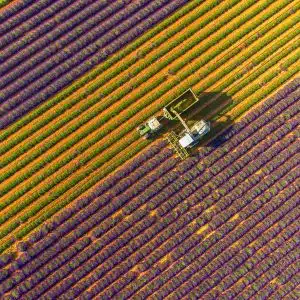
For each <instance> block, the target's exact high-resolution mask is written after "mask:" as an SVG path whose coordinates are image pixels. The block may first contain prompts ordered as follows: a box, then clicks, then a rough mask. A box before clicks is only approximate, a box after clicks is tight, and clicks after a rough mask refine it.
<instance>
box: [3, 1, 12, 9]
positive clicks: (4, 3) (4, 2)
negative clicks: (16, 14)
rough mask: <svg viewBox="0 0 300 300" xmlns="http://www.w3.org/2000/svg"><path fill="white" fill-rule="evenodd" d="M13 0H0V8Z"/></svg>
mask: <svg viewBox="0 0 300 300" xmlns="http://www.w3.org/2000/svg"><path fill="white" fill-rule="evenodd" d="M12 1H13V0H0V8H1V7H3V6H5V5H7V4H8V3H10V2H12Z"/></svg>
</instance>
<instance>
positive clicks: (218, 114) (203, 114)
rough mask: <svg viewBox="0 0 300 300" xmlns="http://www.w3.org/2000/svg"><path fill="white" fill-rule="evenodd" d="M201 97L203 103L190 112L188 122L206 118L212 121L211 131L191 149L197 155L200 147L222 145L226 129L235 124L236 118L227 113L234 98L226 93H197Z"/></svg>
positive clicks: (191, 152)
mask: <svg viewBox="0 0 300 300" xmlns="http://www.w3.org/2000/svg"><path fill="white" fill-rule="evenodd" d="M197 96H198V97H199V99H200V103H203V104H202V105H201V107H199V108H198V109H197V110H194V111H192V112H190V115H188V116H187V119H188V120H189V121H188V122H187V123H188V124H189V123H191V124H192V123H193V122H195V121H200V120H201V119H204V120H206V121H210V122H211V130H210V132H209V133H208V134H207V135H206V136H204V137H203V138H202V139H201V141H200V143H199V144H198V145H196V146H195V147H193V148H192V149H190V151H189V152H190V155H191V156H197V153H198V150H199V149H200V148H205V147H207V146H208V144H209V146H210V147H214V148H217V147H221V146H222V145H223V144H224V142H225V141H226V140H225V137H224V135H223V134H222V133H223V132H224V131H226V130H228V129H230V128H231V126H232V125H233V124H234V120H232V119H231V117H230V116H229V115H227V114H226V112H227V110H228V109H230V107H231V106H232V104H233V100H232V98H231V97H230V96H228V95H227V94H226V93H217V92H216V93H214V92H210V93H202V94H200V95H197Z"/></svg>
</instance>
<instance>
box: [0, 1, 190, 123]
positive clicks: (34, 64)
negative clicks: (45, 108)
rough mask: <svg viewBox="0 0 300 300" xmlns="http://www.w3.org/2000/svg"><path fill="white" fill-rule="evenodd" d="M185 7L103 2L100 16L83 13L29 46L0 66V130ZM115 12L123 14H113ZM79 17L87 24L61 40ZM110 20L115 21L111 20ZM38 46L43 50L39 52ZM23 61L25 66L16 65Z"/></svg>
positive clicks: (176, 3)
mask: <svg viewBox="0 0 300 300" xmlns="http://www.w3.org/2000/svg"><path fill="white" fill-rule="evenodd" d="M149 2H150V3H149ZM186 2H187V1H186V0H180V1H167V0H155V1H149V0H139V1H134V2H131V3H130V4H128V5H127V3H126V6H125V7H124V8H123V9H120V2H116V3H114V4H112V6H108V7H107V9H102V10H101V9H100V8H101V7H102V6H103V3H102V2H100V5H98V8H97V9H98V10H99V9H100V11H99V13H96V12H97V10H96V11H95V12H94V10H89V9H86V10H81V11H80V12H79V13H78V14H76V15H75V16H74V17H73V18H71V19H70V21H69V22H68V21H67V22H65V23H63V24H62V25H61V26H62V27H63V28H54V29H53V30H52V31H50V32H49V33H47V34H46V35H45V36H42V37H41V38H40V39H37V40H36V41H35V42H34V43H33V45H35V46H34V47H31V46H32V45H31V44H29V45H27V47H26V48H25V49H24V50H22V51H20V53H17V54H15V55H13V56H11V57H10V58H9V59H7V60H6V62H4V63H3V64H2V66H0V72H2V78H1V82H2V90H1V95H2V98H3V99H2V101H1V102H2V104H1V105H0V111H1V114H2V116H1V117H0V123H1V126H2V127H4V126H7V125H8V124H10V123H11V122H13V121H14V120H16V119H17V118H19V117H20V116H22V115H24V114H25V113H26V112H28V111H29V110H31V109H32V108H34V107H36V105H38V104H40V103H41V102H43V101H45V100H46V99H47V98H49V97H51V96H52V95H54V94H55V93H56V92H58V91H59V90H60V89H62V88H63V87H65V86H66V85H68V84H70V83H71V82H72V81H74V80H75V79H77V78H78V77H79V76H81V75H83V74H84V73H85V72H87V71H88V70H90V69H91V68H93V67H94V66H95V65H97V64H99V63H100V62H102V61H103V60H105V59H106V58H107V57H108V56H109V55H111V54H112V53H114V52H116V51H118V50H119V49H120V48H121V47H123V46H125V45H126V44H127V43H129V42H131V41H132V40H133V39H135V38H136V37H138V36H140V35H141V34H142V33H143V32H145V31H146V30H148V29H149V28H151V27H152V26H154V25H155V24H157V23H158V22H159V21H161V20H162V19H164V18H165V17H166V16H168V15H170V14H171V13H172V12H174V11H175V10H176V9H177V8H178V7H180V6H182V5H184V4H185V3H186ZM118 3H119V4H118ZM122 3H123V4H122V6H124V5H125V4H124V2H123V1H122ZM147 3H149V4H147ZM74 5H76V2H75V4H74ZM112 8H114V10H113V9H112ZM116 10H119V12H116V13H115V11H116ZM91 12H92V13H96V14H95V15H94V16H93V17H89V18H86V14H90V13H91ZM78 15H80V16H82V18H83V19H82V18H79V19H80V20H81V21H83V22H82V23H80V24H79V25H77V26H75V28H74V29H73V30H71V31H70V33H68V32H67V33H66V34H65V35H63V36H62V37H60V34H61V32H66V31H67V30H69V29H72V23H73V22H75V23H76V22H77V20H78V19H77V17H78ZM109 15H113V16H112V17H110V18H109V19H107V17H108V16H109ZM103 18H104V19H105V20H106V21H104V20H103ZM80 20H79V21H80ZM101 20H102V21H101ZM47 22H49V21H47ZM99 22H100V23H99ZM76 24H77V23H76ZM99 24H101V26H99ZM111 28H112V29H111ZM61 29H63V31H61ZM52 34H54V36H52ZM66 35H67V36H66ZM59 37H60V38H59ZM57 38H58V39H57ZM20 45H21V46H22V43H20ZM45 45H47V47H45ZM12 47H13V46H12ZM40 47H43V48H42V49H41V50H40V51H38V50H39V49H40ZM9 48H11V47H9ZM31 49H33V50H31ZM15 50H16V49H15ZM19 50H20V49H18V51H19ZM32 51H33V53H32ZM35 51H38V52H36V53H34V52H35ZM24 58H26V59H24ZM21 61H24V62H23V63H21V64H20V65H19V66H18V65H16V64H18V63H19V62H21ZM14 66H16V67H14ZM11 68H12V69H11ZM6 71H9V72H8V73H5V72H6ZM22 74H23V75H22ZM37 91H38V92H37Z"/></svg>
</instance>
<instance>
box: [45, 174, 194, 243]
mask: <svg viewBox="0 0 300 300" xmlns="http://www.w3.org/2000/svg"><path fill="white" fill-rule="evenodd" d="M195 174H196V175H197V172H196V173H195ZM184 181H185V180H183V181H182V182H183V183H184ZM178 183H179V182H178ZM183 183H180V185H182V184H183ZM174 188H176V187H174ZM172 193H174V190H172V189H171V190H170V192H169V194H167V197H168V195H171V194H172ZM187 195H188V194H187ZM157 197H158V196H156V198H157ZM176 197H177V195H176ZM160 199H161V198H160ZM178 199H181V198H177V200H176V202H175V203H178V202H177V201H178ZM163 200H164V199H161V200H156V202H152V204H153V205H154V206H156V205H157V204H158V203H163ZM157 201H158V202H157ZM150 205H151V203H150ZM164 207H166V208H165V209H163V210H160V213H162V214H163V213H166V212H167V209H168V206H167V205H166V204H165V205H164ZM171 207H172V205H171ZM39 244H43V243H39Z"/></svg>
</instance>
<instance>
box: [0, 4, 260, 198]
mask: <svg viewBox="0 0 300 300" xmlns="http://www.w3.org/2000/svg"><path fill="white" fill-rule="evenodd" d="M261 9H263V8H261ZM235 13H236V14H239V13H240V9H238V10H237V11H236V12H235ZM253 23H254V24H256V22H253ZM239 25H240V24H239V23H238V24H236V25H235V28H237V27H238V26H239ZM253 26H254V25H253ZM253 26H252V27H251V28H253ZM229 30H231V29H229ZM249 30H251V29H249ZM207 36H208V35H205V37H207ZM219 36H220V39H221V38H224V36H225V35H224V34H223V35H222V34H221V33H220V34H219ZM197 42H198V40H197ZM196 44H197V43H194V45H196ZM210 46H211V43H210V42H208V43H207V45H206V49H207V48H209V47H210ZM189 48H190V47H189ZM201 50H202V49H198V50H197V51H195V52H197V54H198V56H199V55H200V54H201ZM222 50H223V49H220V51H218V52H215V55H217V54H219V53H220V52H221V51H222ZM202 51H203V50H202ZM181 53H182V52H180V54H181ZM173 59H174V58H173ZM209 59H210V57H209V58H208V59H206V60H205V61H204V63H206V62H208V61H209ZM169 63H170V62H169V60H166V61H162V62H160V63H159V65H158V68H155V69H154V72H151V75H152V74H155V73H157V72H158V71H159V70H160V69H161V68H162V67H163V66H166V65H167V64H169ZM199 67H200V66H199ZM197 68H198V66H197ZM191 74H192V72H191V70H190V72H189V73H188V74H186V76H185V77H187V76H189V75H191ZM144 80H145V79H144V78H142V81H144ZM163 80H164V79H163V78H159V79H158V81H157V82H153V83H152V85H151V86H150V87H148V88H147V89H145V90H144V91H143V93H142V94H136V97H134V98H133V99H132V100H130V102H129V101H127V102H124V103H123V104H122V105H120V106H119V108H118V109H117V110H116V111H115V115H117V114H118V113H119V112H121V111H122V110H123V109H124V108H125V107H128V106H129V105H130V104H132V103H134V102H135V101H136V100H138V99H139V98H140V97H142V96H144V95H145V94H146V93H148V92H149V91H151V90H152V89H154V88H155V87H157V86H158V85H159V84H160V83H162V82H163ZM125 94H126V91H125V89H124V90H122V91H121V94H118V95H116V98H117V99H120V98H122V97H124V95H125ZM112 99H113V102H115V101H114V97H112ZM145 104H146V103H145ZM144 107H145V106H144ZM98 113H99V111H98V110H96V115H97V114H98ZM113 115H114V114H108V115H107V116H106V117H105V118H104V119H101V120H99V122H97V124H95V125H94V126H93V127H92V128H89V129H88V130H87V131H86V133H85V134H86V135H87V134H89V133H90V132H91V131H93V130H94V129H96V128H98V127H99V126H100V125H102V124H104V123H105V122H107V121H108V119H109V118H111V117H113ZM87 117H89V116H87ZM128 118H129V117H128ZM82 122H83V123H85V122H86V120H85V119H84V118H82ZM80 123H81V122H80ZM119 124H120V122H119ZM71 129H72V127H71ZM72 131H73V129H72ZM102 136H103V135H102ZM83 137H84V135H82V134H78V136H77V137H76V138H75V139H73V140H72V143H73V144H75V143H76V142H78V141H79V140H80V139H82V138H83ZM97 140H99V138H97V139H96V140H95V142H96V141H97ZM95 142H94V141H93V142H91V143H89V145H88V147H90V145H92V144H93V143H95ZM48 145H50V146H53V143H52V142H51V143H48V144H47V145H45V147H48ZM70 147H71V145H69V144H68V143H66V144H65V145H64V146H63V147H61V148H60V149H59V152H58V153H57V154H56V156H58V155H59V154H60V153H62V152H63V151H64V150H66V149H69V148H70ZM88 147H87V146H85V147H84V148H81V149H80V151H84V150H86V149H87V148H88ZM41 148H42V147H41ZM40 151H42V150H38V152H39V153H41V152H40ZM29 158H31V157H30V156H29ZM73 158H74V156H70V157H69V161H70V160H71V159H73ZM52 159H53V157H49V158H47V160H45V161H43V162H41V163H39V164H38V165H36V167H34V168H32V169H31V170H30V171H31V172H30V173H31V174H33V173H34V172H36V171H37V170H38V169H40V168H42V167H43V166H44V164H46V163H48V162H49V161H50V160H52ZM31 160H33V158H32V159H30V161H31ZM30 161H29V162H30ZM24 162H28V160H26V159H24ZM22 165H23V163H21V164H19V165H18V167H20V166H22ZM14 170H15V169H14ZM11 172H12V171H10V170H9V173H10V174H6V173H3V177H1V180H3V179H4V176H5V177H6V178H7V177H8V176H9V175H11ZM30 173H29V174H28V173H27V174H24V175H23V176H22V177H20V178H19V180H18V181H19V182H21V181H23V180H24V179H26V178H28V177H29V176H30ZM16 184H17V183H14V184H13V185H9V188H12V187H14V186H15V185H16ZM35 184H36V182H35V181H32V182H31V187H33V186H34V185H35ZM7 187H8V186H7ZM7 191H8V189H5V192H7ZM19 192H20V193H21V192H22V191H21V190H20V191H19ZM18 194H19V193H18Z"/></svg>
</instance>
